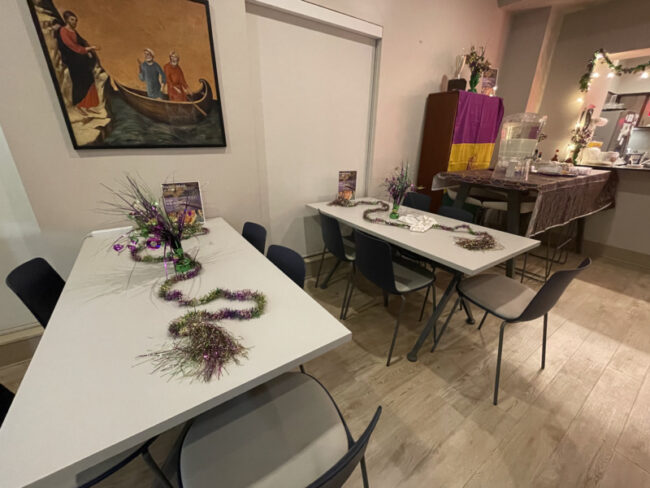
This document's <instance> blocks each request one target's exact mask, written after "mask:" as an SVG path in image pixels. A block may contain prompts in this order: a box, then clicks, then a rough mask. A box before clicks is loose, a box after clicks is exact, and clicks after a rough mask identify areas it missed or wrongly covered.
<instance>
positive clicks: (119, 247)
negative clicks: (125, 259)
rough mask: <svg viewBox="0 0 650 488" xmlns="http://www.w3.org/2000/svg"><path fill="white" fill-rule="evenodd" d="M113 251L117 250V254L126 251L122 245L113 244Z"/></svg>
mask: <svg viewBox="0 0 650 488" xmlns="http://www.w3.org/2000/svg"><path fill="white" fill-rule="evenodd" d="M113 249H115V250H116V251H117V252H120V251H121V250H122V249H124V246H123V245H122V244H119V243H118V244H113Z"/></svg>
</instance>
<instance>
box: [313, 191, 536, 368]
mask: <svg viewBox="0 0 650 488" xmlns="http://www.w3.org/2000/svg"><path fill="white" fill-rule="evenodd" d="M360 200H372V199H360ZM307 206H308V207H309V208H312V209H314V210H317V211H319V212H321V213H323V214H325V215H329V216H330V217H334V218H335V219H337V220H338V221H339V222H343V223H344V224H346V225H349V226H350V227H352V228H354V229H358V230H361V231H363V232H366V233H368V234H370V235H373V236H375V237H379V238H380V239H383V240H385V241H387V242H389V243H391V244H394V245H396V246H399V247H401V248H404V249H408V250H409V251H411V252H414V253H415V254H418V255H420V256H423V257H425V258H427V259H430V260H431V261H434V262H435V263H438V264H440V265H443V266H444V267H446V268H447V269H448V270H450V271H451V272H452V273H453V279H452V280H451V282H450V283H449V286H448V287H447V289H446V290H445V293H444V294H443V296H442V298H441V299H440V302H439V303H438V305H437V306H436V309H435V312H434V313H433V315H432V316H431V318H430V319H429V321H428V322H427V324H426V325H425V326H424V328H423V329H422V333H421V334H420V337H419V338H418V340H417V342H416V343H415V345H414V346H413V349H412V350H411V352H409V354H408V359H409V361H416V360H417V353H418V351H419V349H420V348H421V347H422V344H423V343H424V341H425V340H426V338H427V337H428V335H429V334H431V332H432V331H434V330H435V329H434V327H435V324H436V322H437V320H438V318H439V317H440V315H441V314H442V312H443V310H444V309H445V307H446V305H447V302H448V301H449V298H450V296H451V295H452V293H453V292H454V291H455V289H456V286H457V285H458V283H459V282H460V279H461V278H462V276H463V275H469V276H472V275H475V274H478V273H480V272H482V271H485V270H486V269H489V268H492V267H493V266H496V265H497V264H500V263H503V262H505V261H507V260H508V259H511V258H513V257H515V256H518V255H520V254H522V253H525V252H527V251H530V250H531V249H533V248H535V247H537V246H539V241H536V240H534V239H529V238H527V237H521V236H518V235H515V234H508V233H506V232H501V231H498V230H495V229H489V228H487V227H481V226H479V225H474V224H470V225H471V226H472V229H475V230H477V231H487V232H489V233H490V234H492V236H493V237H494V238H495V239H496V241H497V244H498V248H497V249H492V250H488V251H469V250H467V249H464V248H462V247H460V246H458V245H457V244H456V243H455V242H454V237H457V236H459V235H462V236H463V237H467V234H459V233H454V232H449V231H445V230H436V229H430V230H428V231H426V232H411V231H410V230H408V229H404V228H400V227H395V226H389V225H383V224H375V223H372V222H368V221H367V220H365V219H364V218H363V212H364V211H365V210H368V209H369V208H372V207H371V206H368V205H358V206H356V207H340V206H335V205H328V202H321V203H312V204H309V205H307ZM389 213H390V211H388V212H386V213H384V214H382V213H373V214H372V217H382V218H385V219H388V218H389V217H388V215H389ZM400 213H401V214H404V213H412V214H425V215H429V216H432V217H434V218H435V219H436V221H437V222H438V223H439V224H442V225H447V226H456V225H460V224H464V223H465V222H461V221H458V220H454V219H450V218H447V217H443V216H441V215H435V214H431V213H428V212H421V211H419V210H415V209H411V208H408V207H401V209H400ZM467 311H468V313H471V312H470V311H469V307H468V308H467ZM472 320H473V319H472ZM443 332H444V327H443V329H442V330H441V331H440V334H439V335H437V336H435V337H434V340H435V341H436V344H437V342H438V340H439V339H440V337H441V336H442V333H443Z"/></svg>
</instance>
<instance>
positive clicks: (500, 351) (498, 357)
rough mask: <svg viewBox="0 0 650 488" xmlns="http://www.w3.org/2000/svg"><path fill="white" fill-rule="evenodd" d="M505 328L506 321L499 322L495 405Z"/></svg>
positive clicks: (497, 398)
mask: <svg viewBox="0 0 650 488" xmlns="http://www.w3.org/2000/svg"><path fill="white" fill-rule="evenodd" d="M505 329H506V322H505V321H504V322H502V323H501V330H500V331H499V353H498V354H497V376H496V379H495V380H494V402H493V403H494V404H495V405H496V404H497V402H498V400H499V375H500V374H501V354H502V352H503V331H504V330H505Z"/></svg>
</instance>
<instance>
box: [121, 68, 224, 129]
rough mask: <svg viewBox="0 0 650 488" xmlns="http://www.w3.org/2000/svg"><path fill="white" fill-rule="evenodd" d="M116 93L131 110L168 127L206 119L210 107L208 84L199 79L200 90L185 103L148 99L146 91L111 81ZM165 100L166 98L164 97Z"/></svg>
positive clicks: (210, 91) (210, 96)
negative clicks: (168, 125)
mask: <svg viewBox="0 0 650 488" xmlns="http://www.w3.org/2000/svg"><path fill="white" fill-rule="evenodd" d="M113 82H114V83H115V86H116V87H117V91H118V92H119V94H120V95H121V97H122V98H123V99H124V101H125V102H126V103H128V104H129V105H130V106H131V107H132V108H133V109H135V110H136V111H137V112H139V113H141V114H142V115H145V116H147V117H149V118H150V119H152V120H155V121H157V122H164V123H166V124H170V125H189V124H194V123H196V122H199V121H201V120H203V119H204V118H205V117H207V115H208V112H209V111H210V108H211V106H212V90H211V89H210V84H209V83H208V82H207V81H206V80H204V79H203V78H201V79H200V80H199V82H200V83H201V88H200V89H199V90H197V91H195V92H193V93H191V94H190V95H188V100H187V101H186V102H179V101H173V102H172V101H170V100H168V99H160V98H149V97H148V96H147V92H146V91H142V90H137V89H135V88H129V87H127V86H124V85H122V84H121V83H119V82H118V81H117V80H113ZM164 96H165V98H166V97H167V96H166V95H164Z"/></svg>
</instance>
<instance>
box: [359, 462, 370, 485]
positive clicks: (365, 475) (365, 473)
mask: <svg viewBox="0 0 650 488" xmlns="http://www.w3.org/2000/svg"><path fill="white" fill-rule="evenodd" d="M360 464H361V478H363V488H370V484H369V483H368V469H367V468H366V458H365V457H362V458H361V463H360Z"/></svg>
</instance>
